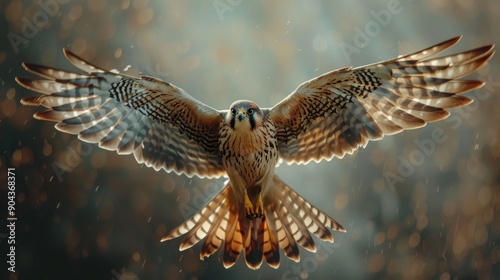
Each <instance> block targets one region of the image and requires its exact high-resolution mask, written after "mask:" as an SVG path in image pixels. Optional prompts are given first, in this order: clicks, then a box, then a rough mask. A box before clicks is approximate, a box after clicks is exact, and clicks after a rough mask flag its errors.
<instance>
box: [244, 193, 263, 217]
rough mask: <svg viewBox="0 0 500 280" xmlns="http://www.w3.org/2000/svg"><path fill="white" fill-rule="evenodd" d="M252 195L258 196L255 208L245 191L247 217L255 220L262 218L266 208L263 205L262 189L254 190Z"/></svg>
mask: <svg viewBox="0 0 500 280" xmlns="http://www.w3.org/2000/svg"><path fill="white" fill-rule="evenodd" d="M251 195H252V197H255V196H256V200H255V206H254V205H253V204H252V201H251V200H250V197H249V196H248V192H247V191H245V215H246V216H247V219H249V220H254V219H256V218H260V217H262V215H263V214H264V206H263V203H262V196H261V188H260V187H256V188H255V189H252V193H251Z"/></svg>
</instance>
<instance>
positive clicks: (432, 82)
mask: <svg viewBox="0 0 500 280" xmlns="http://www.w3.org/2000/svg"><path fill="white" fill-rule="evenodd" d="M459 40H460V37H456V38H453V39H451V40H448V41H445V42H443V43H440V44H437V45H435V46H432V47H430V48H427V49H424V50H422V51H419V52H416V53H413V54H410V55H406V56H402V57H399V58H396V59H391V60H387V61H383V62H379V63H375V64H371V65H367V66H363V67H358V68H351V67H349V68H343V69H339V70H336V71H333V72H330V73H326V74H324V75H322V76H319V77H317V78H314V79H312V80H310V81H307V82H305V83H303V84H301V85H300V86H299V87H298V88H297V89H296V90H295V91H294V92H293V93H292V94H290V95H289V96H288V97H287V98H285V99H284V100H283V101H281V102H280V103H278V104H277V105H276V106H274V107H273V108H271V109H268V116H269V118H270V120H271V121H272V122H273V123H274V125H275V127H276V133H277V137H278V149H279V155H280V157H281V159H283V160H285V161H286V162H288V163H307V162H309V161H311V160H315V161H320V160H322V159H327V160H330V159H331V158H333V157H334V156H336V157H339V158H341V157H343V156H344V155H345V154H346V153H349V154H351V153H353V152H354V151H355V150H357V149H358V148H359V147H361V146H363V147H364V146H365V145H366V144H367V142H368V141H369V140H377V139H381V138H382V137H383V136H384V135H390V134H395V133H398V132H401V131H403V130H405V129H414V128H418V127H422V126H424V125H425V124H426V123H427V122H432V121H437V120H441V119H444V118H446V117H447V116H448V115H449V113H448V111H446V109H449V108H454V107H459V106H463V105H466V104H469V103H470V102H472V100H471V99H469V98H467V97H464V96H461V95H460V94H462V93H464V92H467V91H470V90H473V89H477V88H479V87H481V86H482V85H483V82H481V81H476V80H457V79H459V78H461V77H463V76H466V75H468V74H470V73H472V72H474V71H476V70H477V69H479V68H480V67H481V66H483V65H484V64H485V63H486V62H487V61H488V60H489V59H490V58H491V57H492V56H493V54H494V51H493V47H494V46H493V45H488V46H484V47H480V48H477V49H473V50H470V51H465V52H462V53H458V54H453V55H449V56H444V57H438V58H435V57H434V56H435V55H437V54H439V53H440V52H442V51H444V50H446V49H448V48H449V47H451V46H453V45H455V44H456V43H457V42H458V41H459Z"/></svg>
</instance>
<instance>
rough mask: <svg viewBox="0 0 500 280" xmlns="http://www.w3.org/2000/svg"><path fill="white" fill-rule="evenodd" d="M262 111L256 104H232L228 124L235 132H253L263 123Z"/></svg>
mask: <svg viewBox="0 0 500 280" xmlns="http://www.w3.org/2000/svg"><path fill="white" fill-rule="evenodd" d="M262 118H263V114H262V110H260V108H259V106H257V104H255V102H252V101H248V100H240V101H236V102H234V103H233V104H231V107H230V109H229V113H228V114H227V117H226V123H227V125H229V126H230V127H231V128H232V129H233V130H237V131H251V130H254V129H255V128H256V127H258V126H259V125H260V124H261V123H262Z"/></svg>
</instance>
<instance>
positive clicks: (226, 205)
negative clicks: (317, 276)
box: [162, 176, 345, 269]
mask: <svg viewBox="0 0 500 280" xmlns="http://www.w3.org/2000/svg"><path fill="white" fill-rule="evenodd" d="M239 203H240V201H239V200H238V199H237V198H236V196H235V195H234V193H233V190H232V187H231V185H230V183H227V185H226V186H225V187H224V189H223V190H222V191H221V192H220V193H219V194H218V195H217V196H216V197H215V198H214V199H213V200H212V201H210V202H209V203H208V204H207V205H206V206H205V207H204V208H202V209H201V210H200V211H199V212H198V213H196V214H195V215H194V216H193V217H191V218H190V219H188V220H187V221H185V222H184V223H182V224H181V225H179V226H178V227H176V228H175V229H173V230H172V231H171V232H170V233H168V234H167V235H166V236H165V237H163V238H162V241H165V240H170V239H173V238H176V237H179V236H181V235H184V234H185V235H186V236H185V237H184V240H183V241H182V242H181V245H180V247H179V249H180V250H185V249H188V248H190V247H192V246H193V245H195V244H196V243H198V242H200V241H201V240H202V239H203V238H206V239H205V241H204V242H203V244H202V247H201V252H200V258H201V259H203V258H205V257H209V256H211V255H212V254H214V253H215V252H216V251H217V250H218V249H219V247H220V246H221V245H222V244H223V243H224V249H223V252H222V259H223V263H224V267H226V268H229V267H231V266H233V265H234V264H235V263H236V261H237V260H238V258H239V256H240V254H241V252H242V251H243V253H244V256H245V263H246V264H247V266H248V267H249V268H251V269H258V268H260V266H261V265H262V263H263V262H264V260H265V261H266V262H267V263H268V265H269V266H271V267H273V268H278V267H279V265H280V254H279V248H281V249H283V251H284V252H285V255H286V256H287V257H288V258H290V259H291V260H294V261H296V262H298V261H299V260H300V251H299V245H300V246H302V247H304V248H305V249H306V250H308V251H311V252H315V251H316V245H315V244H314V240H313V238H312V236H311V234H310V233H313V234H314V235H316V236H317V237H319V238H320V239H322V240H324V241H328V242H333V235H332V234H331V232H330V230H329V229H331V230H337V231H344V232H345V229H344V228H343V227H342V226H341V225H340V224H339V223H337V222H336V221H335V220H333V219H332V218H330V217H329V216H328V215H326V214H325V213H323V212H322V211H320V210H319V209H318V208H316V207H314V206H312V204H311V203H309V202H308V201H306V200H305V199H304V198H303V197H301V196H300V195H299V194H298V193H296V192H295V191H293V190H292V189H291V188H290V187H289V186H287V185H286V184H285V183H284V182H283V181H282V180H281V179H280V178H278V177H277V176H275V177H274V181H273V186H272V187H271V188H270V190H269V192H268V193H267V194H266V195H265V197H264V208H265V215H264V216H263V217H262V218H258V219H255V220H249V219H247V218H246V216H245V215H244V213H243V207H240V204H239Z"/></svg>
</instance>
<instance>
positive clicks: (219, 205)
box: [161, 184, 231, 252]
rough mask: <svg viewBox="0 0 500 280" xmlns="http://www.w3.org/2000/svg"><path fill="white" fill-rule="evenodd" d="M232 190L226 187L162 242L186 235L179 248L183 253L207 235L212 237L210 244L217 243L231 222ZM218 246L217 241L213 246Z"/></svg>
mask: <svg viewBox="0 0 500 280" xmlns="http://www.w3.org/2000/svg"><path fill="white" fill-rule="evenodd" d="M230 190H231V188H230V186H229V184H228V185H226V186H225V187H224V188H223V189H222V191H221V192H220V193H219V194H218V195H217V196H216V197H215V198H214V199H212V200H211V201H210V202H209V203H208V204H207V205H206V206H205V207H204V208H203V209H201V210H200V211H198V213H196V214H194V215H193V216H192V217H191V218H189V219H187V220H186V221H185V222H184V223H182V224H180V225H179V226H178V227H176V228H174V229H173V230H172V231H170V232H169V233H168V234H167V235H165V236H164V237H163V238H162V239H161V241H162V242H163V241H166V240H170V239H174V238H177V237H179V236H182V235H184V234H186V237H185V238H184V240H182V242H181V245H180V247H179V250H181V251H183V250H186V249H189V248H191V247H192V246H193V245H195V244H196V243H198V242H200V240H202V239H203V238H205V237H206V236H207V235H208V236H211V237H212V238H211V240H209V241H210V242H211V241H215V240H214V239H217V238H218V237H220V235H221V233H222V232H224V231H225V229H226V228H225V226H227V224H230V222H231V221H230V220H227V219H226V217H227V216H228V215H227V214H228V211H229V208H230V207H229V205H230V197H229V195H228V194H229V193H230ZM228 198H229V199H228ZM229 216H230V215H229ZM216 244H217V241H215V242H214V244H213V245H214V246H215V245H216ZM207 246H208V245H207ZM208 247H210V246H208ZM207 250H208V248H207ZM210 250H212V249H210ZM216 250H217V249H215V251H216ZM215 251H214V252H215Z"/></svg>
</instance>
